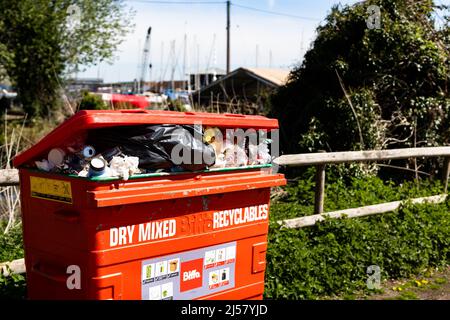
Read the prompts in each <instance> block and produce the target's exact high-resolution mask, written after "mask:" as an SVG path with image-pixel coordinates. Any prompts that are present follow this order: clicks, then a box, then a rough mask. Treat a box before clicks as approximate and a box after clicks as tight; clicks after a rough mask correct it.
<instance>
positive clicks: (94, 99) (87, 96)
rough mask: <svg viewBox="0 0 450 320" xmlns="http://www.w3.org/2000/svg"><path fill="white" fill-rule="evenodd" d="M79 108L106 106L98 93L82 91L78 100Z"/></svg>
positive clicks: (88, 108)
mask: <svg viewBox="0 0 450 320" xmlns="http://www.w3.org/2000/svg"><path fill="white" fill-rule="evenodd" d="M79 109H80V110H107V109H108V106H107V105H106V103H105V102H104V101H103V100H102V98H101V97H100V96H98V95H95V94H91V93H89V92H83V93H82V98H81V101H80V106H79Z"/></svg>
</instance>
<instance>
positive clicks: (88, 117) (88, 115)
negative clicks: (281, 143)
mask: <svg viewBox="0 0 450 320" xmlns="http://www.w3.org/2000/svg"><path fill="white" fill-rule="evenodd" d="M145 124H148V125H152V124H181V125H193V124H201V125H203V126H215V127H221V128H242V129H248V128H253V129H255V130H258V129H266V130H273V129H278V120H277V119H269V118H266V117H263V116H250V115H241V114H228V113H226V114H216V113H206V112H177V111H162V110H142V109H127V110H83V111H79V112H77V113H76V114H75V115H74V116H72V117H70V118H69V119H67V120H66V121H65V122H63V123H62V124H61V125H59V126H58V127H57V128H55V129H54V130H53V131H52V132H50V133H49V134H48V135H46V136H45V137H44V138H42V139H41V140H40V141H39V142H38V143H36V144H35V145H34V146H33V147H31V148H30V149H28V150H25V151H23V152H21V153H20V154H18V155H17V156H16V157H15V158H14V159H13V164H14V167H16V168H18V167H20V166H21V165H23V164H25V163H27V162H29V161H32V160H34V159H37V158H38V157H40V156H42V155H43V154H44V153H46V152H48V150H49V149H51V148H54V147H59V146H63V145H65V144H66V143H67V142H68V141H70V140H72V139H73V138H74V137H78V136H80V135H82V134H84V133H86V132H87V131H88V130H90V129H97V128H106V127H116V126H130V125H145Z"/></svg>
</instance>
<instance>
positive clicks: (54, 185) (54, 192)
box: [30, 177, 72, 203]
mask: <svg viewBox="0 0 450 320" xmlns="http://www.w3.org/2000/svg"><path fill="white" fill-rule="evenodd" d="M30 190H31V196H32V197H34V198H39V199H46V200H51V201H58V202H64V203H72V188H71V184H70V182H67V181H62V180H56V179H47V178H40V177H30Z"/></svg>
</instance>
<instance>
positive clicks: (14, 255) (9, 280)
mask: <svg viewBox="0 0 450 320" xmlns="http://www.w3.org/2000/svg"><path fill="white" fill-rule="evenodd" d="M3 229H4V225H3V224H1V225H0V263H1V262H6V261H12V260H15V259H20V258H23V257H24V251H23V240H22V226H21V225H20V224H19V225H17V226H15V227H14V228H12V229H10V230H9V232H8V233H7V234H3ZM25 291H26V279H25V276H24V275H21V274H12V275H10V276H8V277H5V276H3V275H2V274H1V271H0V299H5V298H6V299H24V298H25Z"/></svg>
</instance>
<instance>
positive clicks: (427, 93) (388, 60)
mask: <svg viewBox="0 0 450 320" xmlns="http://www.w3.org/2000/svg"><path fill="white" fill-rule="evenodd" d="M373 4H375V5H378V6H379V7H380V10H381V28H380V29H370V28H368V26H367V23H366V20H367V19H368V16H369V13H368V12H367V8H368V6H369V5H373ZM434 10H435V6H434V5H433V1H429V0H420V1H407V0H370V1H364V2H359V3H357V4H355V5H352V6H347V5H346V6H335V7H333V8H332V10H331V13H330V14H329V15H328V17H327V18H326V21H325V23H324V24H323V25H321V26H320V27H319V28H318V29H317V34H318V35H317V38H316V39H315V41H314V43H313V45H312V48H311V50H309V51H308V52H307V53H306V55H305V57H304V62H303V63H302V64H301V65H299V66H298V67H297V68H295V69H294V70H293V71H292V73H291V75H290V80H289V81H288V83H287V85H285V86H284V87H282V88H280V90H279V91H278V93H277V94H276V95H275V96H274V97H273V99H272V107H273V109H272V114H271V115H272V116H275V117H277V118H278V119H279V120H280V131H281V140H282V141H281V142H282V149H283V151H284V152H286V153H298V152H304V151H310V152H311V151H315V150H319V149H324V150H327V151H338V150H357V149H377V148H386V147H389V146H393V147H410V146H431V145H433V146H435V145H446V144H448V143H449V142H450V119H449V114H450V99H449V94H448V85H447V83H448V80H449V79H450V72H449V66H450V59H449V57H450V54H449V48H450V41H449V40H450V37H449V33H450V28H449V20H448V16H444V17H443V21H444V25H443V27H442V28H440V29H439V28H437V27H435V20H434V19H435V16H434V15H433V12H434ZM448 12H449V11H448V9H447V10H446V11H444V13H445V14H447V15H448ZM340 80H342V81H340ZM344 91H345V93H346V94H345V93H344ZM349 101H350V102H349ZM352 109H353V110H352ZM414 132H415V134H414Z"/></svg>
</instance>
